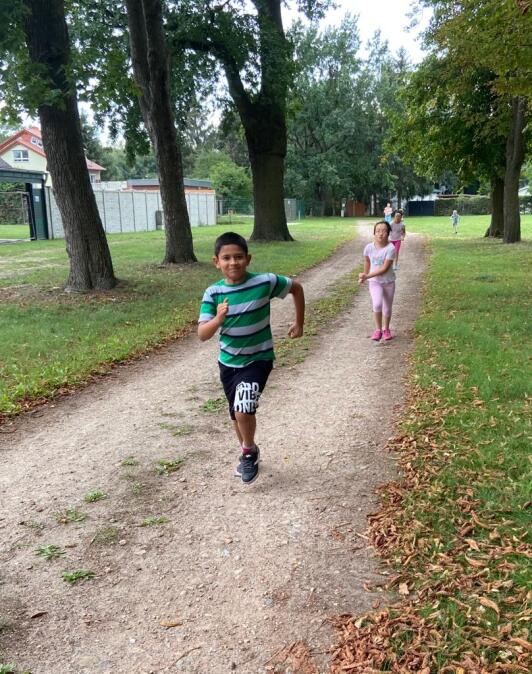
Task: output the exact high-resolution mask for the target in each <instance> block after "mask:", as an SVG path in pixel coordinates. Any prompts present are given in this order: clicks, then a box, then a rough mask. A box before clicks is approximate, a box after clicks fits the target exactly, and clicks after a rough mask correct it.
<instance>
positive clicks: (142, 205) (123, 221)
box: [46, 187, 216, 239]
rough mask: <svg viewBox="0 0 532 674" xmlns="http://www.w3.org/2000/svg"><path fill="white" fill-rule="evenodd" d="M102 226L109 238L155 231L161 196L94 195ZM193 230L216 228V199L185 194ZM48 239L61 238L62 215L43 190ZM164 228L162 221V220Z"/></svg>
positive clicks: (145, 193) (131, 192)
mask: <svg viewBox="0 0 532 674" xmlns="http://www.w3.org/2000/svg"><path fill="white" fill-rule="evenodd" d="M94 196H95V197H96V204H97V206H98V210H99V212H100V217H101V219H102V224H103V227H104V229H105V231H106V232H107V233H108V234H115V233H120V232H149V231H153V230H155V229H157V217H156V213H157V211H162V202H161V194H160V192H153V191H151V192H134V191H129V192H125V191H107V190H105V191H104V190H102V191H95V192H94ZM185 198H186V202H187V209H188V215H189V218H190V224H191V226H192V227H202V226H205V225H215V224H216V195H215V194H214V193H212V194H206V193H201V192H200V193H198V194H194V193H193V192H188V193H186V194H185ZM46 208H47V216H48V236H49V238H50V239H61V238H64V236H65V232H64V229H63V223H62V221H61V215H60V213H59V209H58V207H57V203H56V201H55V197H54V194H53V191H52V188H50V187H47V188H46ZM161 221H162V222H163V226H164V219H163V220H161Z"/></svg>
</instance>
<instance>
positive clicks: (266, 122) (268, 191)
mask: <svg viewBox="0 0 532 674" xmlns="http://www.w3.org/2000/svg"><path fill="white" fill-rule="evenodd" d="M254 5H255V7H256V9H257V16H258V23H259V41H260V61H259V62H260V69H261V88H260V92H259V93H258V95H250V94H249V93H248V92H247V91H246V90H245V88H244V84H243V82H242V78H241V76H240V65H239V63H238V62H237V61H235V59H234V56H233V48H231V49H227V48H223V47H221V46H219V50H220V51H219V52H218V53H217V55H218V56H219V58H220V59H221V61H222V63H223V65H224V70H225V74H226V77H227V83H228V86H229V93H230V94H231V97H232V98H233V101H234V102H235V105H236V108H237V110H238V114H239V116H240V120H241V122H242V126H243V127H244V132H245V134H246V141H247V146H248V153H249V160H250V164H251V173H252V177H253V198H254V202H255V226H254V228H253V233H252V235H251V238H252V239H254V240H261V239H263V240H270V241H292V240H293V239H292V237H291V236H290V232H289V231H288V226H287V224H286V214H285V210H284V184H283V181H284V160H285V157H286V145H287V131H286V92H287V87H288V80H289V73H290V64H289V45H288V42H287V40H286V37H285V34H284V29H283V22H282V17H281V2H280V0H267V2H257V1H256V0H254Z"/></svg>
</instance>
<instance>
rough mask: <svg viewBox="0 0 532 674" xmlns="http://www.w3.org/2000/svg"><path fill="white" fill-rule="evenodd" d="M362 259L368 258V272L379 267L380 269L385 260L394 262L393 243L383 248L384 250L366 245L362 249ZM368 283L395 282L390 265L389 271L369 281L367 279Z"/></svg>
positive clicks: (371, 244) (373, 245) (372, 245)
mask: <svg viewBox="0 0 532 674" xmlns="http://www.w3.org/2000/svg"><path fill="white" fill-rule="evenodd" d="M364 257H369V262H370V267H369V271H370V272H372V271H375V270H376V269H378V268H379V267H382V265H383V264H384V263H385V261H386V260H395V258H396V252H395V246H394V245H393V243H389V244H388V245H386V246H384V248H377V246H376V245H375V244H374V243H368V245H367V246H366V247H365V248H364ZM368 281H369V282H370V283H371V282H376V283H391V282H392V281H395V272H394V270H393V265H390V267H389V269H388V270H387V271H386V272H384V274H379V276H372V277H371V278H370V279H368Z"/></svg>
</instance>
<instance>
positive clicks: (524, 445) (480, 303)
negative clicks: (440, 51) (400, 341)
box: [372, 216, 532, 673]
mask: <svg viewBox="0 0 532 674" xmlns="http://www.w3.org/2000/svg"><path fill="white" fill-rule="evenodd" d="M523 220H524V226H523V231H522V234H523V238H524V239H525V240H524V241H523V242H521V243H519V244H512V245H504V244H502V243H501V242H500V241H492V240H486V239H483V238H481V236H482V234H483V232H484V229H485V225H486V218H478V217H475V216H471V217H467V218H462V222H461V229H460V234H458V235H457V236H454V235H453V234H452V232H451V231H450V225H449V227H447V225H448V223H447V222H446V218H416V219H414V218H412V219H410V220H407V231H419V232H423V233H424V234H427V233H430V234H431V236H430V237H429V238H428V241H429V247H430V250H431V252H432V257H431V260H430V264H429V269H428V273H427V278H426V289H425V293H424V303H423V309H422V314H421V316H420V318H419V320H418V321H417V326H416V328H417V339H416V347H415V352H414V356H413V363H412V368H411V376H410V400H409V404H408V406H407V407H406V409H405V410H404V412H403V415H402V418H403V421H402V423H401V425H400V435H399V436H398V437H397V438H396V439H395V441H394V442H393V443H392V446H394V447H395V449H397V450H398V451H399V452H400V455H401V464H402V467H403V471H404V476H405V480H404V482H403V483H402V484H395V485H392V486H390V487H387V488H385V489H384V490H383V503H384V505H383V511H382V513H381V515H380V516H378V517H376V518H375V519H374V520H373V521H372V540H373V542H374V543H375V545H376V547H377V548H378V549H380V550H381V552H382V553H383V554H384V556H385V558H387V559H388V561H389V562H390V563H392V564H393V565H394V566H395V567H396V568H397V570H398V571H399V573H400V574H401V578H400V580H401V581H402V582H407V584H408V587H409V588H410V589H411V590H412V589H414V591H416V592H417V593H418V596H419V600H418V601H408V600H407V601H405V603H404V605H403V606H399V607H398V608H396V609H394V610H393V611H392V612H391V613H390V618H392V619H393V618H395V617H397V616H400V617H401V622H403V621H404V622H405V623H407V624H409V625H410V626H411V628H412V629H414V630H416V631H417V632H418V634H421V632H422V630H424V629H426V630H429V629H432V627H433V628H434V630H435V633H437V635H438V636H437V637H435V639H433V636H432V635H433V633H432V632H431V638H430V640H429V641H433V642H434V643H436V642H437V647H434V648H433V649H432V650H431V647H430V646H425V650H424V652H427V651H428V652H429V655H430V671H431V673H432V672H437V671H441V670H442V669H443V668H444V667H445V668H448V667H449V666H451V663H453V667H452V669H453V671H455V669H454V667H458V665H461V667H462V671H464V670H465V671H469V670H470V667H468V666H467V662H466V660H464V658H466V657H467V653H470V654H471V653H473V654H474V655H475V657H477V656H478V657H482V658H483V659H484V662H485V663H486V665H485V671H503V670H502V669H501V670H499V669H497V665H496V664H495V663H496V662H498V663H499V664H500V665H501V666H506V665H512V667H514V669H512V668H510V669H509V670H508V671H521V670H520V669H519V666H523V665H524V664H525V659H526V648H523V647H522V646H520V644H519V640H520V639H521V640H522V639H525V640H530V639H529V635H528V631H527V629H526V627H525V622H524V621H525V616H526V615H527V612H528V614H529V609H528V607H527V597H526V595H527V591H528V590H529V588H530V586H531V584H532V566H531V564H530V557H529V552H527V547H526V546H527V545H530V542H531V532H532V527H531V526H530V525H531V523H532V522H531V520H532V517H531V509H530V494H531V485H532V472H531V468H532V465H531V461H530V446H531V441H532V427H531V415H530V397H529V396H530V382H531V381H532V368H531V358H532V349H531V341H530V324H529V321H530V315H531V309H532V307H531V304H532V303H531V292H530V260H531V259H532V242H531V238H532V218H531V217H530V216H527V217H526V218H524V219H523ZM406 245H408V238H407V244H406ZM397 582H399V581H397ZM423 621H425V622H423ZM516 639H517V640H518V641H515V640H516ZM421 642H422V643H423V639H421ZM414 650H415V649H414ZM391 651H392V654H391V656H390V658H391V659H390V660H389V661H390V662H393V663H395V664H396V665H397V663H398V662H399V660H400V659H401V658H404V659H403V660H401V662H402V663H403V664H404V663H405V662H407V661H409V660H408V658H409V657H410V656H409V655H408V654H409V646H408V643H406V642H401V643H399V642H393V643H392V644H391ZM436 651H437V652H436ZM411 655H412V658H416V657H419V653H418V652H415V653H412V654H411ZM412 662H414V660H412ZM404 666H406V665H404ZM491 667H493V669H491ZM406 668H408V667H406ZM505 671H506V670H505ZM523 671H525V670H523Z"/></svg>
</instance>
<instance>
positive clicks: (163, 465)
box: [155, 457, 185, 475]
mask: <svg viewBox="0 0 532 674" xmlns="http://www.w3.org/2000/svg"><path fill="white" fill-rule="evenodd" d="M184 463H185V459H183V458H181V457H180V458H177V459H160V460H159V461H156V463H155V470H156V471H157V473H158V474H159V475H169V474H170V473H175V472H176V471H177V470H179V469H180V468H181V466H182V465H183V464H184Z"/></svg>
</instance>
